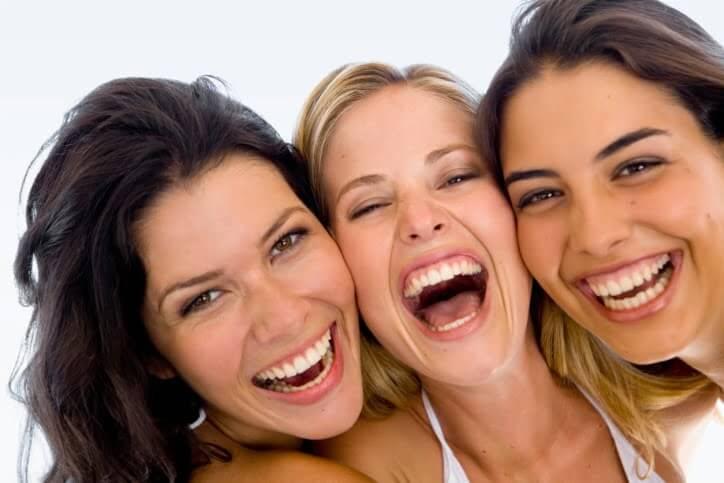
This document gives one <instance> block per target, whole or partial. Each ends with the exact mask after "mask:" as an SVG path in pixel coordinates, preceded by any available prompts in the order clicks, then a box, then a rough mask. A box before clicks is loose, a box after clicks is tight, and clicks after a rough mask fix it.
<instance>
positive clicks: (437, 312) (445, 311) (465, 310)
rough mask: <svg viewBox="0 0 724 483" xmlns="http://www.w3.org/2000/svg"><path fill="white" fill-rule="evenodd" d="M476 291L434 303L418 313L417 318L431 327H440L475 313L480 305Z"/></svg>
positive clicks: (462, 293) (478, 294)
mask: <svg viewBox="0 0 724 483" xmlns="http://www.w3.org/2000/svg"><path fill="white" fill-rule="evenodd" d="M481 302H482V301H481V300H480V293H479V292H477V291H472V290H471V291H467V292H461V293H459V294H457V295H455V296H454V297H452V298H450V299H447V300H443V301H440V302H436V303H434V304H432V305H430V306H428V307H425V308H424V309H422V310H420V311H419V312H418V317H420V318H421V319H422V320H424V321H425V322H427V323H428V324H429V325H432V326H433V327H442V326H444V325H446V324H449V323H450V322H454V321H456V320H457V319H460V318H462V317H465V316H466V315H469V314H471V313H473V312H474V311H476V310H477V309H478V307H480V304H481Z"/></svg>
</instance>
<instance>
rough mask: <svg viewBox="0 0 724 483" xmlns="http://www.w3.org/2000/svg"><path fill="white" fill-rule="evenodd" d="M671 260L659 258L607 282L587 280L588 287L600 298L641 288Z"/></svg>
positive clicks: (619, 274) (667, 257)
mask: <svg viewBox="0 0 724 483" xmlns="http://www.w3.org/2000/svg"><path fill="white" fill-rule="evenodd" d="M670 260H671V257H669V255H668V254H665V255H661V256H660V257H657V258H656V259H655V260H654V261H647V262H643V263H641V264H638V265H637V266H635V267H632V268H630V269H627V270H626V271H625V272H623V273H622V272H619V273H617V274H616V275H614V276H613V277H610V278H608V279H607V280H605V279H601V277H596V279H595V280H594V279H593V277H591V278H589V279H587V280H586V281H587V282H588V285H589V286H590V287H591V290H593V293H594V294H596V295H597V296H599V297H610V296H616V295H621V294H622V293H625V292H628V291H630V290H633V289H635V288H637V287H640V286H641V285H643V284H644V283H646V282H648V281H650V280H651V279H652V278H653V277H654V276H655V275H657V274H658V273H659V272H660V271H661V269H662V268H663V267H664V265H666V264H667V263H668V262H669V261H670Z"/></svg>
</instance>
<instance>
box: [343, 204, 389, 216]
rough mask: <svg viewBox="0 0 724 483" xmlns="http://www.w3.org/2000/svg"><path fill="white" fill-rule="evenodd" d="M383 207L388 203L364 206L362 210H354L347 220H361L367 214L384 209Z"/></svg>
mask: <svg viewBox="0 0 724 483" xmlns="http://www.w3.org/2000/svg"><path fill="white" fill-rule="evenodd" d="M385 206H389V203H371V204H369V205H365V206H363V207H362V208H358V209H356V210H354V211H353V212H352V213H351V214H350V216H349V219H350V220H356V219H357V218H361V217H363V216H365V215H367V214H369V213H372V212H373V211H376V210H378V209H380V208H384V207H385Z"/></svg>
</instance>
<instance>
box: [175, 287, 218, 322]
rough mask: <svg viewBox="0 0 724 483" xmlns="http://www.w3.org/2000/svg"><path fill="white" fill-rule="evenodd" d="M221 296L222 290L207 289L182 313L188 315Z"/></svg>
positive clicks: (186, 306) (185, 307) (187, 305)
mask: <svg viewBox="0 0 724 483" xmlns="http://www.w3.org/2000/svg"><path fill="white" fill-rule="evenodd" d="M220 296H221V290H207V291H206V292H203V293H201V294H199V295H198V296H197V297H196V298H194V299H193V300H192V301H191V302H189V303H188V304H186V305H185V306H184V308H183V309H182V310H181V315H182V316H186V315H189V314H191V313H193V312H196V311H198V310H201V309H203V308H204V307H206V306H207V305H209V304H210V303H212V302H214V301H215V300H216V299H218V298H219V297H220Z"/></svg>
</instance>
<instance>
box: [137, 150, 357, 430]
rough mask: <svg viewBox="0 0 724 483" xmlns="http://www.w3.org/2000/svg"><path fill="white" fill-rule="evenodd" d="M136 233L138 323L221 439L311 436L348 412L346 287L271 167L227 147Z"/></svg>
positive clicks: (321, 237)
mask: <svg viewBox="0 0 724 483" xmlns="http://www.w3.org/2000/svg"><path fill="white" fill-rule="evenodd" d="M138 238H139V245H140V254H141V258H142V259H143V262H144V265H145V269H146V272H147V277H148V287H147V292H146V300H145V305H144V319H145V323H146V328H147V330H148V333H149V335H150V337H151V339H152V341H153V342H154V344H155V345H156V347H157V348H158V350H159V352H160V353H161V355H162V356H163V357H164V358H165V359H166V361H168V363H169V365H170V366H171V367H172V368H173V372H175V373H176V374H178V375H179V376H180V377H181V378H183V379H184V380H185V381H186V382H187V383H188V384H189V385H190V386H191V387H192V388H193V389H194V390H195V391H196V392H197V394H199V395H200V396H201V398H202V399H203V400H204V402H205V407H206V409H207V413H208V414H209V417H211V418H212V419H214V420H215V421H216V422H217V424H218V425H219V426H221V427H223V428H224V429H225V430H226V432H227V433H228V434H229V436H231V437H233V438H235V439H237V440H238V441H240V442H244V441H246V440H254V441H263V440H265V439H266V438H267V437H268V436H269V435H270V434H279V433H281V434H290V435H293V436H298V437H305V438H322V437H330V436H333V435H336V434H338V433H340V432H342V431H344V430H346V429H347V428H349V427H350V426H351V425H352V424H353V423H354V421H355V420H356V419H357V416H358V414H359V411H360V408H361V378H360V370H359V350H358V331H357V312H356V307H355V304H354V287H353V285H352V281H351V278H350V276H349V273H348V271H347V269H346V267H345V265H344V261H343V260H342V257H341V256H340V253H339V251H338V249H337V247H336V245H335V243H334V242H333V241H332V239H331V238H330V237H329V235H328V234H327V232H326V231H325V230H324V228H323V227H322V226H321V225H320V224H319V222H318V221H317V219H316V218H315V217H314V216H313V215H312V214H311V213H310V212H309V211H308V210H307V209H306V208H305V207H304V205H303V204H302V202H301V201H300V200H299V199H298V198H297V197H296V196H295V194H294V192H293V191H292V190H291V189H290V188H289V186H288V185H287V184H286V182H285V181H284V179H283V178H282V176H281V175H280V174H279V173H278V172H277V171H276V170H275V168H273V167H272V166H271V165H270V164H269V163H266V162H264V161H259V160H254V159H250V158H249V157H245V156H241V155H231V156H228V157H227V159H226V160H225V161H224V162H223V163H222V164H221V165H220V166H218V167H216V168H214V169H212V170H211V171H208V172H207V173H204V174H202V175H200V176H199V177H198V178H196V179H194V180H192V181H191V182H190V183H187V184H183V185H180V186H177V187H176V188H173V189H172V190H170V191H168V192H166V193H164V194H163V195H161V196H160V197H159V199H157V200H156V202H155V203H154V204H153V205H152V206H151V208H150V210H149V211H148V212H147V214H146V216H145V217H144V219H143V220H142V222H141V224H140V225H139V230H138Z"/></svg>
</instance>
